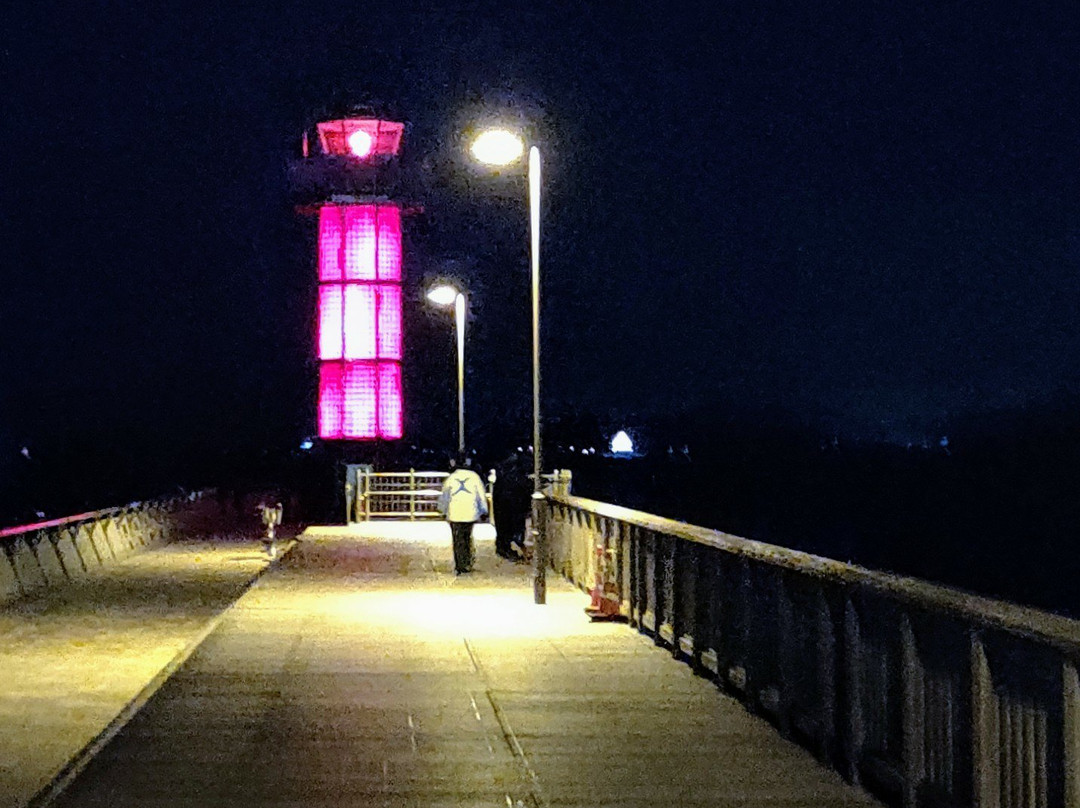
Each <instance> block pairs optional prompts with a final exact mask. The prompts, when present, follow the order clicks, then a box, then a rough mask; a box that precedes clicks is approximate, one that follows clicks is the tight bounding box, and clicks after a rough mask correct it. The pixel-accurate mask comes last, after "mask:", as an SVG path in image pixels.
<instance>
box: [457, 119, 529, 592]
mask: <svg viewBox="0 0 1080 808" xmlns="http://www.w3.org/2000/svg"><path fill="white" fill-rule="evenodd" d="M469 151H471V152H472V155H473V157H474V158H476V160H478V161H479V162H481V163H484V164H486V165H490V166H507V165H510V164H511V163H513V162H516V161H517V160H518V159H519V158H520V157H521V155H522V154H523V153H524V151H525V141H524V140H523V139H522V137H521V136H520V135H518V134H516V133H514V132H510V131H508V130H506V129H488V130H485V131H483V132H481V133H480V134H479V135H478V136H477V137H476V139H475V140H474V141H473V143H472V146H471V147H470V149H469ZM528 172H529V174H528V176H529V260H530V263H531V266H532V376H533V378H532V382H533V384H532V388H533V531H534V533H535V539H536V540H535V543H534V547H535V552H536V577H535V579H534V583H533V593H534V597H535V599H536V602H537V603H538V604H542V603H545V602H546V599H547V581H546V574H547V572H546V566H547V539H546V537H545V536H544V531H543V530H541V529H540V528H539V519H540V513H541V510H542V509H541V508H540V506H539V500H540V499H541V498H542V494H541V488H542V484H541V483H542V480H541V477H540V470H541V469H542V468H543V464H542V460H541V452H540V149H538V148H537V147H536V146H532V147H530V148H529V167H528Z"/></svg>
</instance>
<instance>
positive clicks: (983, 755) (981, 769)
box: [970, 631, 1001, 808]
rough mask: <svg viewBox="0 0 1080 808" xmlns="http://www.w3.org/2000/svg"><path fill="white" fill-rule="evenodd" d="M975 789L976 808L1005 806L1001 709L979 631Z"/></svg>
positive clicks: (974, 686) (974, 641) (974, 681)
mask: <svg viewBox="0 0 1080 808" xmlns="http://www.w3.org/2000/svg"><path fill="white" fill-rule="evenodd" d="M970 634H971V765H972V772H971V786H972V789H971V790H972V797H973V803H974V806H975V808H998V806H999V805H1000V804H1001V772H1000V770H999V766H998V763H999V756H998V710H997V697H996V696H995V695H994V681H993V677H992V676H991V674H990V663H989V662H988V661H987V659H986V648H985V647H984V646H983V642H982V638H981V637H980V636H979V633H978V632H977V631H972V632H971V633H970Z"/></svg>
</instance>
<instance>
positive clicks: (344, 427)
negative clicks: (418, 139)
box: [301, 117, 404, 441]
mask: <svg viewBox="0 0 1080 808" xmlns="http://www.w3.org/2000/svg"><path fill="white" fill-rule="evenodd" d="M403 129H404V126H403V125H402V124H400V123H394V122H391V121H383V120H379V119H377V118H363V117H357V118H342V119H338V120H331V121H322V122H320V123H318V124H317V126H316V132H317V135H318V147H319V150H320V152H321V154H320V155H318V156H314V157H312V159H310V160H309V159H305V160H304V161H302V163H303V164H305V165H304V167H303V177H302V178H301V184H303V185H304V186H306V189H307V191H308V194H309V195H311V196H314V197H317V198H316V199H314V200H313V204H312V205H310V206H309V207H308V209H309V210H317V215H318V255H317V259H318V260H317V264H318V313H317V318H316V323H317V326H316V328H317V333H316V337H315V350H316V353H317V359H318V367H319V381H318V405H317V421H318V434H319V437H320V438H323V439H325V440H346V441H351V440H360V441H364V440H379V439H383V440H386V439H389V440H394V439H397V438H400V437H402V432H403V423H402V422H403V413H404V401H403V391H402V368H401V363H402V328H401V322H402V316H401V315H402V312H401V305H402V299H401V298H402V296H401V282H402V271H401V270H402V250H401V215H402V209H401V204H400V202H398V201H395V200H394V199H393V198H392V195H393V191H394V187H395V183H394V181H393V178H394V177H395V176H396V158H397V155H398V150H399V149H400V146H401V136H402V131H403ZM304 157H305V158H308V157H309V154H308V142H307V137H306V134H305V139H304Z"/></svg>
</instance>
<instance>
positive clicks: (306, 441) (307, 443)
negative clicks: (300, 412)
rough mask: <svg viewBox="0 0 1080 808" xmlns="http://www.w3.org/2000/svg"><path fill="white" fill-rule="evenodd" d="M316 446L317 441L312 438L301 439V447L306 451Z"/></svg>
mask: <svg viewBox="0 0 1080 808" xmlns="http://www.w3.org/2000/svg"><path fill="white" fill-rule="evenodd" d="M314 446H315V441H313V440H312V439H311V438H304V439H303V440H302V441H300V448H301V449H302V450H304V451H305V452H309V451H311V449H313V448H314Z"/></svg>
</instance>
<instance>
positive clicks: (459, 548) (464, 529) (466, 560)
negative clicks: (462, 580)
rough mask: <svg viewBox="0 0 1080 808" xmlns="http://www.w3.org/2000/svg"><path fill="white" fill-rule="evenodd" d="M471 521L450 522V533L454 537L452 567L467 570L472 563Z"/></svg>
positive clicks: (457, 569) (458, 570)
mask: <svg viewBox="0 0 1080 808" xmlns="http://www.w3.org/2000/svg"><path fill="white" fill-rule="evenodd" d="M472 526H473V523H472V522H451V523H450V534H451V535H452V536H453V537H454V569H455V570H456V571H457V572H469V571H470V570H471V569H472V565H473V540H472Z"/></svg>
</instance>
